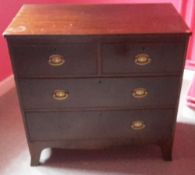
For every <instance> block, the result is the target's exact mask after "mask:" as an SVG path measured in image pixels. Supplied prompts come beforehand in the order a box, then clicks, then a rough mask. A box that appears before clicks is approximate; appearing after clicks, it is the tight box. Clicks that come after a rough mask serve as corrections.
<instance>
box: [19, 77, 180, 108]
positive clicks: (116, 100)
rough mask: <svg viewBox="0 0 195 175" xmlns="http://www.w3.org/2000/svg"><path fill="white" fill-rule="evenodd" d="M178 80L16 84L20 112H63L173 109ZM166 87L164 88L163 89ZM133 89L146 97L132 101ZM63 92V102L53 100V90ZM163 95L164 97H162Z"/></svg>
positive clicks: (146, 79) (26, 81)
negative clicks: (160, 107) (69, 110)
mask: <svg viewBox="0 0 195 175" xmlns="http://www.w3.org/2000/svg"><path fill="white" fill-rule="evenodd" d="M178 83H179V78H178V77H161V78H149V77H148V78H140V77H139V78H136V79H135V78H109V79H107V78H106V79H103V78H102V79H100V78H98V79H95V78H93V79H55V80H53V79H39V80H37V79H33V80H26V79H25V80H19V87H20V92H21V98H22V101H23V104H24V109H31V108H32V109H47V108H49V109H64V108H86V107H93V108H95V107H123V106H125V107H127V108H136V107H143V108H144V107H146V106H147V107H151V106H153V107H159V106H171V105H172V106H175V105H176V99H177V97H178V95H179V94H178ZM167 85H168V86H167ZM135 88H145V89H146V90H147V91H148V94H147V96H145V97H143V98H135V97H134V96H133V95H132V93H133V90H134V89H135ZM56 89H57V90H58V89H60V90H65V91H68V92H69V96H68V98H67V99H65V100H60V101H59V100H55V99H54V98H53V92H54V91H55V90H56ZM166 94H167V95H166Z"/></svg>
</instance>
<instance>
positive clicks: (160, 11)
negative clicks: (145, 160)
mask: <svg viewBox="0 0 195 175" xmlns="http://www.w3.org/2000/svg"><path fill="white" fill-rule="evenodd" d="M4 36H5V38H6V40H7V43H8V47H9V52H10V57H11V62H12V66H13V71H14V75H15V80H16V87H17V91H18V96H19V99H20V107H21V111H22V114H23V121H24V126H25V130H26V136H27V141H28V145H29V150H30V154H31V165H37V164H38V163H39V156H40V153H41V150H43V149H44V148H46V147H52V148H54V147H57V148H58V147H60V148H68V149H73V148H74V149H77V148H87V149H89V148H90V149H91V148H96V149H97V148H105V147H109V146H119V145H126V144H158V145H159V146H161V148H162V153H163V157H164V159H165V160H171V158H172V145H173V138H174V129H175V124H176V117H177V108H178V101H179V94H180V88H181V81H182V73H183V69H184V61H185V54H186V48H187V43H188V39H189V36H190V31H189V29H188V28H187V26H186V25H185V23H184V22H183V20H182V19H181V17H180V16H179V15H178V13H177V12H176V10H175V9H174V7H173V6H172V5H171V4H139V5H138V4H131V5H127V4H124V5H123V4H118V5H24V6H23V7H22V8H21V9H20V11H19V12H18V14H17V15H16V17H15V18H14V19H13V21H12V22H11V24H10V25H9V26H8V28H7V29H6V31H5V32H4Z"/></svg>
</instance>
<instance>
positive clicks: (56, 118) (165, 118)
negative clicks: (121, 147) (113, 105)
mask: <svg viewBox="0 0 195 175" xmlns="http://www.w3.org/2000/svg"><path fill="white" fill-rule="evenodd" d="M174 117H175V111H174V110H127V111H87V112H86V111H85V112H82V111H81V112H30V113H26V120H27V126H28V129H29V135H30V139H31V140H59V139H109V138H110V139H112V138H118V139H120V138H129V139H138V140H139V139H141V140H153V139H163V138H164V139H165V138H167V137H168V136H169V134H170V133H171V130H172V125H173V122H174V120H175V118H174Z"/></svg>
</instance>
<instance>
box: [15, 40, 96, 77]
mask: <svg viewBox="0 0 195 175" xmlns="http://www.w3.org/2000/svg"><path fill="white" fill-rule="evenodd" d="M96 55H97V53H96V46H95V45H94V44H91V43H90V44H87V43H82V44H81V43H78V44H76V43H71V44H64V45H63V44H61V45H55V44H54V45H27V46H21V45H19V46H13V47H12V57H13V58H12V59H13V62H14V65H15V72H16V76H19V77H29V76H37V77H41V76H51V77H57V76H71V75H73V76H74V75H75V76H76V75H77V76H82V75H92V74H93V75H94V74H96Z"/></svg>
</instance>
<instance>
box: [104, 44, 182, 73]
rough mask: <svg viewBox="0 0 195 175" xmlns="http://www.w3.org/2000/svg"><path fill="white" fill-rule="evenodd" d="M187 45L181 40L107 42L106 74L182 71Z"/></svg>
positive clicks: (105, 45)
mask: <svg viewBox="0 0 195 175" xmlns="http://www.w3.org/2000/svg"><path fill="white" fill-rule="evenodd" d="M184 53H185V47H184V44H183V43H180V42H177V43H176V42H173V43H172V42H165V43H162V42H161V43H158V42H153V43H152V42H151V43H147V42H146V43H144V42H143V43H137V44H136V43H128V42H127V43H105V44H103V45H102V53H101V56H102V66H103V73H104V74H110V73H111V74H128V73H131V74H132V73H134V74H140V73H142V74H143V73H163V74H166V73H170V72H175V73H176V72H177V73H178V72H181V70H182V69H183V61H184V60H183V56H184Z"/></svg>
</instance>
